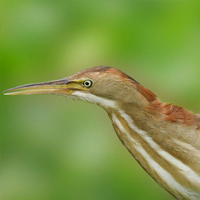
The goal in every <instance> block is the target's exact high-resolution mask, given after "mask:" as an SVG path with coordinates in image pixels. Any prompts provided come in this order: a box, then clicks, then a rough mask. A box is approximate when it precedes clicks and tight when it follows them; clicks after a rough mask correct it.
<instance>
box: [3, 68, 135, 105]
mask: <svg viewBox="0 0 200 200" xmlns="http://www.w3.org/2000/svg"><path fill="white" fill-rule="evenodd" d="M137 84H138V83H137V82H136V81H135V80H134V79H132V78H131V77H129V76H127V75H126V74H124V73H123V72H121V71H119V70H117V69H115V68H110V67H104V66H100V67H94V68H90V69H86V70H84V71H82V72H79V73H77V74H75V75H73V76H70V77H67V78H64V79H60V80H55V81H50V82H42V83H35V84H28V85H23V86H18V87H15V88H12V89H9V90H6V91H5V94H6V95H30V94H56V95H62V96H66V97H69V98H73V99H81V100H85V101H88V102H91V103H95V104H98V105H100V106H101V107H104V108H107V107H114V105H115V103H116V102H117V101H120V100H121V101H127V102H128V101H130V99H128V98H130V97H129V93H130V89H131V90H136V85H137ZM126 98H127V99H126Z"/></svg>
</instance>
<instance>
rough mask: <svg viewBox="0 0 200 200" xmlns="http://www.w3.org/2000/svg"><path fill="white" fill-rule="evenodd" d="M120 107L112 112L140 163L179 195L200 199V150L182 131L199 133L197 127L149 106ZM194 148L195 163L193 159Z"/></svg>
mask: <svg viewBox="0 0 200 200" xmlns="http://www.w3.org/2000/svg"><path fill="white" fill-rule="evenodd" d="M119 107H120V109H113V110H110V111H108V114H109V116H110V118H111V120H112V123H113V126H114V129H115V131H116V132H117V135H118V136H119V138H120V140H121V141H122V143H123V144H124V146H125V147H126V148H127V149H128V150H129V151H130V153H131V154H132V155H133V156H134V158H135V159H136V160H137V161H138V162H139V163H140V165H141V166H142V167H143V168H144V169H145V170H146V171H147V172H148V173H149V174H150V175H151V176H152V177H153V178H154V179H155V180H156V181H157V182H158V183H159V184H160V185H161V186H162V187H164V188H166V189H167V190H168V191H169V192H170V193H171V194H172V195H174V196H175V197H176V198H178V199H199V198H200V194H199V193H200V177H199V174H200V169H199V165H197V163H199V162H200V151H199V149H197V147H195V146H192V145H191V144H188V143H187V140H186V139H185V138H184V137H180V135H181V133H182V131H184V132H188V131H190V132H191V134H195V133H196V130H195V131H193V129H191V127H185V126H183V125H182V124H177V123H173V122H170V121H166V120H163V119H162V115H159V114H158V113H157V114H156V113H154V114H153V113H152V112H151V113H150V111H149V110H148V109H147V107H139V106H137V105H131V104H129V105H123V106H120V105H119ZM148 107H149V106H148ZM177 132H179V133H177ZM192 132H195V133H192ZM174 134H176V135H174ZM172 135H173V137H171V136H172ZM177 144H178V145H177ZM177 147H179V149H177ZM194 149H195V150H196V151H195V152H196V154H195V155H194V156H196V159H195V162H197V163H196V164H195V165H194V163H192V162H190V161H191V159H189V156H190V153H189V152H190V151H191V152H192V153H194ZM184 152H185V153H184Z"/></svg>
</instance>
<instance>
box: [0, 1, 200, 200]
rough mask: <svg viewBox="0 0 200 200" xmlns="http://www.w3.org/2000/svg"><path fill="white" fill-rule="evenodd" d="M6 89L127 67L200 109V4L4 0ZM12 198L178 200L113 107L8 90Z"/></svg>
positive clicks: (6, 169) (7, 174)
mask: <svg viewBox="0 0 200 200" xmlns="http://www.w3.org/2000/svg"><path fill="white" fill-rule="evenodd" d="M0 15H1V30H0V31H1V44H0V45H1V56H0V59H1V65H0V91H3V90H6V89H8V88H11V87H14V86H17V85H22V84H26V83H34V82H41V81H48V80H55V79H59V78H63V77H66V76H69V75H72V74H74V73H76V72H78V71H80V70H83V69H85V68H89V67H93V66H98V65H107V66H113V67H116V68H119V69H121V70H122V71H124V72H126V73H128V74H129V75H131V76H132V77H134V78H135V79H136V80H137V81H138V82H140V83H141V84H143V85H144V86H146V87H148V88H149V89H151V90H152V91H154V92H155V93H156V94H157V95H158V96H159V97H160V99H161V100H163V101H166V102H173V103H175V104H178V105H180V106H184V107H186V108H188V109H189V110H192V111H194V112H200V104H199V100H200V93H199V91H200V81H199V77H200V56H199V52H200V1H189V0H187V1H184V0H183V1H181V0H180V1H173V0H171V1H167V0H166V1H159V0H157V1H142V0H141V1H139V0H137V1H134V0H133V1H127V0H117V1H112V0H109V1H105V0H102V1H99V0H94V1H77V0H28V1H27V0H26V1H25V0H18V1H14V0H13V1H12V0H6V1H3V2H1V8H0ZM0 136H1V137H0V139H1V142H0V145H1V178H0V182H1V194H0V195H1V199H2V200H36V199H37V200H55V199H59V200H64V199H72V200H79V199H80V200H83V199H87V200H90V199H91V200H112V199H115V200H129V199H130V200H132V199H136V200H140V199H141V200H143V199H154V200H156V199H162V200H170V199H171V200H172V199H173V197H171V196H170V195H169V194H168V193H167V192H166V191H164V190H163V189H162V188H161V187H160V186H158V185H157V184H156V182H155V181H154V180H153V179H151V178H150V177H149V176H148V175H147V174H146V173H145V172H144V170H143V169H142V168H141V167H140V166H139V165H138V163H137V162H136V161H135V160H134V159H133V158H132V156H131V155H130V154H129V152H128V151H127V150H126V149H125V148H124V147H123V145H122V144H121V143H120V141H119V139H118V138H117V136H116V134H115V132H114V130H113V128H112V126H111V123H110V120H109V118H108V116H107V114H106V112H105V111H103V110H102V109H100V108H99V107H96V106H94V105H92V104H88V103H85V102H74V101H72V100H69V99H67V98H64V97H59V96H51V95H36V96H3V95H0Z"/></svg>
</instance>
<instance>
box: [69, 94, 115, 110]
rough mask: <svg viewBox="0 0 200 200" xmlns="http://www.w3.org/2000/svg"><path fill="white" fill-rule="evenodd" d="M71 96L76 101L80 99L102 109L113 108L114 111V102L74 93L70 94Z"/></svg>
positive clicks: (91, 95)
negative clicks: (74, 97) (75, 98)
mask: <svg viewBox="0 0 200 200" xmlns="http://www.w3.org/2000/svg"><path fill="white" fill-rule="evenodd" d="M72 95H73V96H76V97H77V99H81V100H84V101H88V102H90V103H94V104H97V105H99V106H101V107H103V108H115V109H116V102H115V101H112V100H108V99H104V98H101V97H98V96H95V95H93V94H90V93H86V92H80V91H75V92H73V93H72Z"/></svg>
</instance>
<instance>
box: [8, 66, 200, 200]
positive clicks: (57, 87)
mask: <svg viewBox="0 0 200 200" xmlns="http://www.w3.org/2000/svg"><path fill="white" fill-rule="evenodd" d="M4 94H5V95H32V94H55V95H62V96H66V97H68V98H71V99H75V100H83V101H87V102H90V103H93V104H96V105H98V106H100V107H102V108H103V109H104V110H105V111H106V112H107V114H108V116H109V118H110V119H111V122H112V125H113V128H114V130H115V132H116V134H117V136H118V137H119V139H120V141H121V142H122V144H123V145H124V146H125V147H126V148H127V150H128V151H129V152H130V153H131V155H132V156H133V157H134V158H135V159H136V161H137V162H138V163H139V164H140V165H141V167H142V168H143V169H144V170H145V171H146V172H147V173H148V174H149V175H150V176H151V177H152V178H153V179H154V180H155V181H156V182H157V183H158V184H159V185H160V186H161V187H163V188H164V189H165V190H166V191H168V192H169V193H170V194H171V195H172V196H174V197H175V198H176V199H179V200H197V199H200V115H199V114H194V113H193V112H191V111H188V110H186V109H185V108H183V107H179V106H177V105H173V104H171V103H163V102H161V101H160V100H159V98H158V97H157V96H156V95H155V94H154V93H153V92H151V91H150V90H149V89H147V88H145V87H144V86H142V85H141V84H140V83H139V82H137V81H136V80H135V79H133V78H132V77H130V76H129V75H127V74H125V73H124V72H122V71H121V70H119V69H116V68H113V67H107V66H97V67H93V68H89V69H85V70H83V71H81V72H78V73H76V74H75V75H72V76H69V77H67V78H63V79H59V80H54V81H49V82H41V83H35V84H27V85H22V86H18V87H15V88H12V89H8V90H6V91H4Z"/></svg>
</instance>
